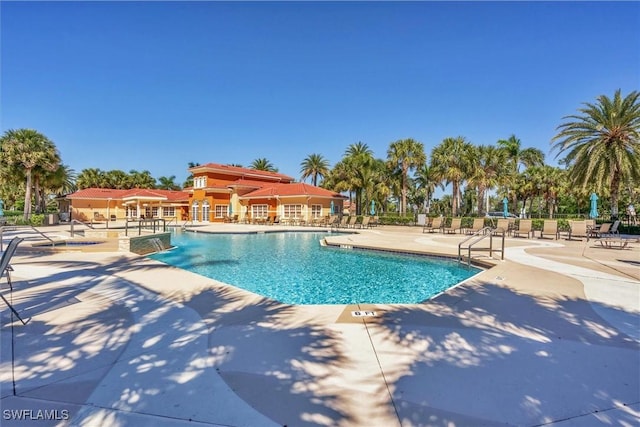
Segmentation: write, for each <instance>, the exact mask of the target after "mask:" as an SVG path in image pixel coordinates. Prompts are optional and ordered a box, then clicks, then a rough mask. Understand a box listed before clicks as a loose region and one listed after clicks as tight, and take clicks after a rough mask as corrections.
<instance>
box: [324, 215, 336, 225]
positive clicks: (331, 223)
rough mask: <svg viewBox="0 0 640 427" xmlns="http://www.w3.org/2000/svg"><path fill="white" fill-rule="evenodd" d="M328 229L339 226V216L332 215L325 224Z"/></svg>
mask: <svg viewBox="0 0 640 427" xmlns="http://www.w3.org/2000/svg"><path fill="white" fill-rule="evenodd" d="M325 225H326V226H327V227H333V226H337V225H338V215H331V216H330V217H329V219H328V220H327V222H326V223H325Z"/></svg>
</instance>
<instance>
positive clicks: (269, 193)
mask: <svg viewBox="0 0 640 427" xmlns="http://www.w3.org/2000/svg"><path fill="white" fill-rule="evenodd" d="M275 196H278V197H296V196H314V197H325V198H332V199H346V197H345V196H343V195H342V194H340V193H336V192H335V191H330V190H326V189H324V188H320V187H314V186H313V185H309V184H306V183H304V182H296V183H293V184H267V185H265V186H264V187H263V188H260V189H258V190H255V191H252V192H250V193H248V194H245V195H244V196H241V197H240V199H255V198H264V197H275Z"/></svg>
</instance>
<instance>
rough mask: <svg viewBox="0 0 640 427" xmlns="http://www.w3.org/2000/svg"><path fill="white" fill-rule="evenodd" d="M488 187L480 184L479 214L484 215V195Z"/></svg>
mask: <svg viewBox="0 0 640 427" xmlns="http://www.w3.org/2000/svg"><path fill="white" fill-rule="evenodd" d="M486 191H487V190H486V188H485V187H484V185H479V186H478V216H482V215H483V214H484V206H485V203H486V201H485V200H484V195H485V193H486Z"/></svg>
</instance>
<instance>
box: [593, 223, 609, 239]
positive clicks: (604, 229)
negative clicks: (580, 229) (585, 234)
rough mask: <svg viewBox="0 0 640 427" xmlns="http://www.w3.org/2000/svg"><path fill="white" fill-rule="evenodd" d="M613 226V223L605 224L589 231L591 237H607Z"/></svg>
mask: <svg viewBox="0 0 640 427" xmlns="http://www.w3.org/2000/svg"><path fill="white" fill-rule="evenodd" d="M612 225H613V223H612V222H605V223H604V224H602V225H600V228H594V229H592V230H590V231H589V235H590V237H602V236H606V235H607V234H609V232H610V231H611V226H612Z"/></svg>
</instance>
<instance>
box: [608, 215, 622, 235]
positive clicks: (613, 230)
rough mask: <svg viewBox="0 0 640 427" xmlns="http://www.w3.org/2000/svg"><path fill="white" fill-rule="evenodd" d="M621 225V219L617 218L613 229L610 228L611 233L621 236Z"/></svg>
mask: <svg viewBox="0 0 640 427" xmlns="http://www.w3.org/2000/svg"><path fill="white" fill-rule="evenodd" d="M619 226H620V220H619V219H617V220H615V221H614V222H613V225H612V226H611V230H609V235H611V236H619V235H620V232H619V231H618V227H619Z"/></svg>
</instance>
